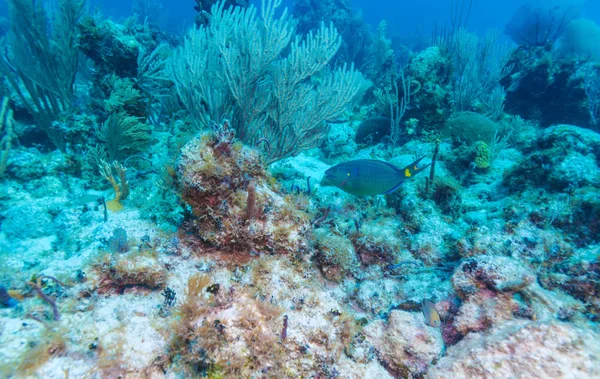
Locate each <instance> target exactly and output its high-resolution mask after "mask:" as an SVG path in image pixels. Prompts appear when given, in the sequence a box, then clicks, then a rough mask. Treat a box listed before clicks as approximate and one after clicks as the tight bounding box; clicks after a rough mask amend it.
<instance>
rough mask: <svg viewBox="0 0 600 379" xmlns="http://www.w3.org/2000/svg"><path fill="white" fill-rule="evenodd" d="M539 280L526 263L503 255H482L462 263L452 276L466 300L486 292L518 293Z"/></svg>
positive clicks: (453, 282) (457, 288) (456, 287)
mask: <svg viewBox="0 0 600 379" xmlns="http://www.w3.org/2000/svg"><path fill="white" fill-rule="evenodd" d="M534 281H535V274H534V273H533V272H532V271H531V270H530V269H529V268H528V267H527V266H525V264H524V263H521V262H518V261H517V260H515V259H512V258H509V257H504V256H499V255H480V256H477V257H475V258H471V259H468V260H466V261H464V262H463V263H461V264H460V266H458V267H457V269H456V270H455V272H454V275H453V276H452V284H453V286H454V289H455V290H456V292H457V293H458V295H459V296H460V297H461V298H463V299H465V298H467V297H468V296H470V295H471V294H474V293H476V292H478V291H480V290H482V289H490V290H493V291H495V292H516V291H520V290H522V289H525V288H526V287H528V286H529V285H530V284H531V283H532V282H534Z"/></svg>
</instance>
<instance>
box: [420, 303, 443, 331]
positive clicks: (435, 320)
mask: <svg viewBox="0 0 600 379" xmlns="http://www.w3.org/2000/svg"><path fill="white" fill-rule="evenodd" d="M421 310H422V311H423V317H425V324H427V325H429V326H431V327H433V328H439V327H440V326H441V325H442V320H441V318H440V314H439V313H438V311H437V309H435V304H433V302H431V301H430V300H427V299H423V302H422V303H421Z"/></svg>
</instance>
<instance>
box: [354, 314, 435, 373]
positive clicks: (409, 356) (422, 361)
mask: <svg viewBox="0 0 600 379" xmlns="http://www.w3.org/2000/svg"><path fill="white" fill-rule="evenodd" d="M364 334H365V336H366V339H367V341H368V342H369V344H371V345H372V346H373V348H374V349H375V350H376V351H377V354H378V357H379V360H380V361H381V362H382V363H383V364H384V365H385V366H386V368H388V370H390V371H392V372H394V373H395V374H397V375H399V376H400V377H409V376H415V375H416V376H418V375H423V374H424V373H425V372H426V371H427V369H428V366H429V365H430V364H431V363H432V362H433V361H434V360H436V359H437V358H438V357H439V355H440V354H441V353H442V350H443V347H444V342H443V341H442V334H441V333H440V331H439V330H438V329H435V328H432V327H429V326H427V325H425V323H424V322H423V316H422V315H421V314H419V313H411V312H404V311H392V312H391V313H390V316H389V320H388V321H387V322H385V321H384V320H376V321H373V322H372V323H370V324H369V325H367V326H366V327H365V329H364Z"/></svg>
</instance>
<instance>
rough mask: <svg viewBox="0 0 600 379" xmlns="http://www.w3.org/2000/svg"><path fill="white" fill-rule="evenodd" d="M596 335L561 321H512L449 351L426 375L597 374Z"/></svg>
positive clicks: (599, 369) (599, 338)
mask: <svg viewBox="0 0 600 379" xmlns="http://www.w3.org/2000/svg"><path fill="white" fill-rule="evenodd" d="M598 341H600V335H598V333H597V332H594V331H592V330H589V329H582V328H579V327H577V326H575V325H570V324H563V323H557V322H552V323H540V322H511V323H507V324H504V325H503V326H502V327H500V328H497V329H493V330H492V333H490V334H479V333H473V334H470V335H469V336H467V337H466V338H465V339H463V340H462V341H460V342H459V343H458V344H456V345H455V346H453V347H451V348H449V349H448V355H447V356H445V357H444V358H442V359H441V360H440V361H439V363H438V364H437V365H436V366H435V367H434V368H433V369H432V370H430V371H429V372H428V375H427V377H428V378H490V377H494V378H544V377H545V378H592V377H599V376H600V343H598Z"/></svg>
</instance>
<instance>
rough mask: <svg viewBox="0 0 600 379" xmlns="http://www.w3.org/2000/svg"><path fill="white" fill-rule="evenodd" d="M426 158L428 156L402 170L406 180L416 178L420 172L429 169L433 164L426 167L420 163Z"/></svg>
mask: <svg viewBox="0 0 600 379" xmlns="http://www.w3.org/2000/svg"><path fill="white" fill-rule="evenodd" d="M425 157H426V155H423V156H422V157H421V158H419V159H417V160H416V161H414V162H413V163H411V164H409V165H408V166H406V167H404V168H403V169H402V170H401V171H402V175H404V178H406V179H408V178H411V177H413V176H415V175H416V174H418V173H419V172H421V171H423V170H425V169H426V168H427V167H429V166H430V165H431V163H429V164H426V165H424V166H419V162H421V160H422V159H423V158H425Z"/></svg>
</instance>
